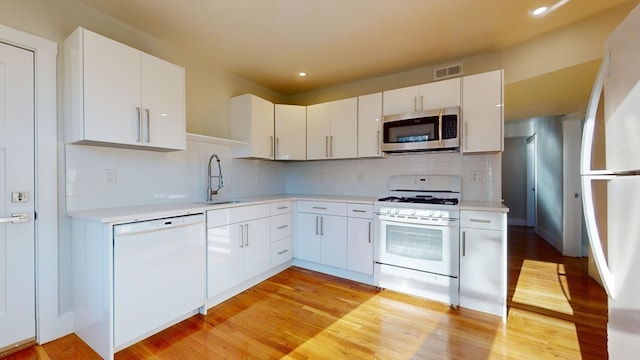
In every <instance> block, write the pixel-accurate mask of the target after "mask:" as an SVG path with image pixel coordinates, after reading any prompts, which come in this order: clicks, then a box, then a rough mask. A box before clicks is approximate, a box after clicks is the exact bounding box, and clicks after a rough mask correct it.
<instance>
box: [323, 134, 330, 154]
mask: <svg viewBox="0 0 640 360" xmlns="http://www.w3.org/2000/svg"><path fill="white" fill-rule="evenodd" d="M324 157H329V137H328V136H325V137H324Z"/></svg>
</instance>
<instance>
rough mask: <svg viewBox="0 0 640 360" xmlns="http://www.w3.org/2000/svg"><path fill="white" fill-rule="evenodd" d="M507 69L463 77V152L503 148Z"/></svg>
mask: <svg viewBox="0 0 640 360" xmlns="http://www.w3.org/2000/svg"><path fill="white" fill-rule="evenodd" d="M503 87H504V84H503V70H496V71H491V72H486V73H482V74H476V75H470V76H465V77H463V78H462V109H463V111H464V113H463V116H462V121H463V127H462V152H464V153H473V152H495V151H502V149H503V134H502V128H503Z"/></svg>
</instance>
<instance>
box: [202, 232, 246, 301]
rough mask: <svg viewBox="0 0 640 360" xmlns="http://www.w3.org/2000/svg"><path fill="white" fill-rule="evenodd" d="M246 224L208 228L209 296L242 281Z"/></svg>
mask: <svg viewBox="0 0 640 360" xmlns="http://www.w3.org/2000/svg"><path fill="white" fill-rule="evenodd" d="M243 227H244V224H239V223H238V224H231V225H223V226H218V227H214V228H209V229H207V253H208V256H207V274H208V276H207V297H211V296H214V295H216V294H219V293H221V292H223V291H225V290H227V289H230V288H232V287H234V286H235V285H237V284H239V283H241V282H242V279H243V275H242V272H243V263H242V249H243V248H242V246H243V241H244V239H243V234H244V229H243Z"/></svg>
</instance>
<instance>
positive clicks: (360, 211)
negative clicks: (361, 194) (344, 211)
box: [351, 209, 367, 213]
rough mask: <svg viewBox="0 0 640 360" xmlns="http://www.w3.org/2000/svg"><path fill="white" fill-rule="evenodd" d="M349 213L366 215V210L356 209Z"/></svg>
mask: <svg viewBox="0 0 640 360" xmlns="http://www.w3.org/2000/svg"><path fill="white" fill-rule="evenodd" d="M351 211H353V212H357V213H366V212H367V210H358V209H353V210H351Z"/></svg>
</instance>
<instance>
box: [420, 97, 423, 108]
mask: <svg viewBox="0 0 640 360" xmlns="http://www.w3.org/2000/svg"><path fill="white" fill-rule="evenodd" d="M420 110H424V95H420Z"/></svg>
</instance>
